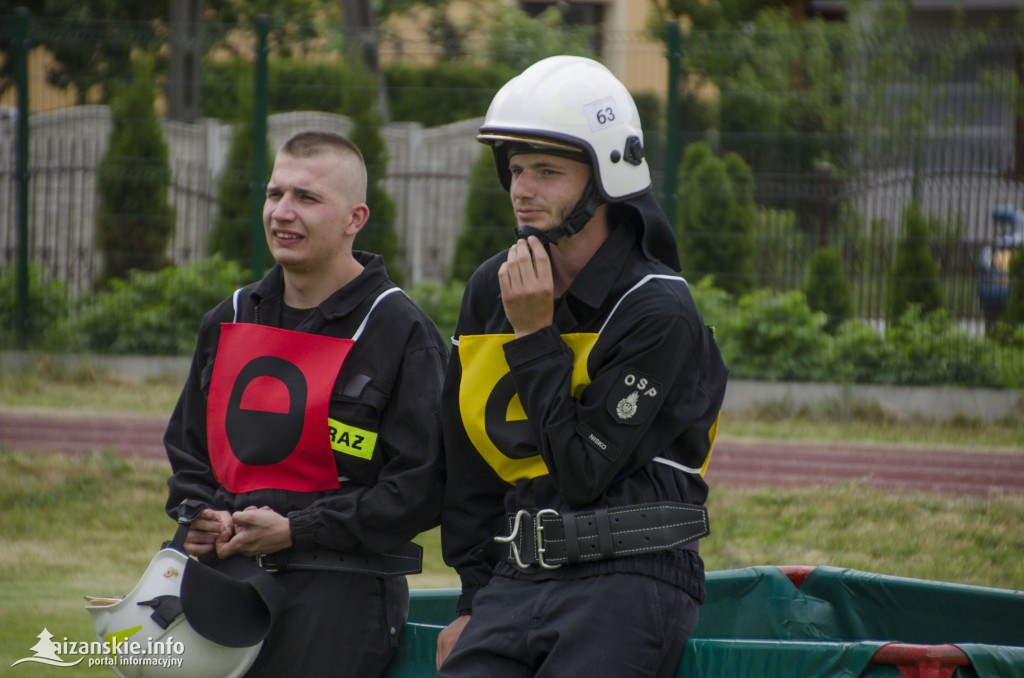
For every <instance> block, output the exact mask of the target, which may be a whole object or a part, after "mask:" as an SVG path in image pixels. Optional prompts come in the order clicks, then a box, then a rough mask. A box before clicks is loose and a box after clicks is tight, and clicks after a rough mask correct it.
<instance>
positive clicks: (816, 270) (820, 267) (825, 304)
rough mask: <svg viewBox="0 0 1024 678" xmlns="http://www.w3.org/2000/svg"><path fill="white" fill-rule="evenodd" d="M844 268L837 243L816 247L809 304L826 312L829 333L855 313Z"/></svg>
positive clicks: (808, 289)
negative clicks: (831, 245)
mask: <svg viewBox="0 0 1024 678" xmlns="http://www.w3.org/2000/svg"><path fill="white" fill-rule="evenodd" d="M843 269H844V267H843V258H842V256H841V255H840V254H839V251H838V250H836V249H835V248H834V247H823V248H821V249H819V250H817V251H816V252H815V253H814V254H812V255H811V261H810V264H809V265H808V271H807V284H806V286H805V288H804V291H805V294H806V295H807V305H808V306H810V307H811V309H813V310H815V311H821V312H823V313H824V314H825V315H826V317H827V318H828V321H827V322H826V323H825V331H827V332H829V333H830V334H835V333H836V331H837V330H838V329H839V326H840V325H841V324H842V323H843V322H844V321H846V320H850V319H851V318H852V317H853V293H852V290H851V288H850V281H849V280H847V278H846V273H845V271H844V270H843Z"/></svg>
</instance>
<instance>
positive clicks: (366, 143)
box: [350, 107, 405, 286]
mask: <svg viewBox="0 0 1024 678" xmlns="http://www.w3.org/2000/svg"><path fill="white" fill-rule="evenodd" d="M352 122H353V127H352V132H351V134H350V138H351V140H352V142H353V143H354V144H355V145H356V146H358V147H359V150H361V151H362V152H363V159H364V160H365V161H366V171H367V174H368V175H369V181H368V183H367V186H366V203H367V204H368V205H369V206H370V219H369V220H368V221H367V222H366V225H365V226H363V230H361V231H360V232H359V235H357V236H356V244H355V246H356V248H357V249H360V250H364V251H366V252H373V253H375V254H379V255H381V256H382V257H384V261H385V263H386V264H387V268H388V276H389V277H390V278H391V280H393V281H394V282H395V284H396V285H399V286H401V285H402V284H404V282H405V269H404V267H403V266H402V261H401V259H400V258H399V242H398V233H397V231H396V230H395V215H396V211H397V210H396V207H395V201H394V200H392V199H391V196H390V195H388V192H387V189H385V188H384V177H386V176H387V169H388V149H387V146H386V145H385V144H384V138H383V137H382V136H381V134H380V124H379V122H378V120H377V116H376V114H375V113H374V112H373V111H372V110H370V109H369V108H366V107H364V108H363V109H361V110H359V111H357V112H355V113H353V114H352Z"/></svg>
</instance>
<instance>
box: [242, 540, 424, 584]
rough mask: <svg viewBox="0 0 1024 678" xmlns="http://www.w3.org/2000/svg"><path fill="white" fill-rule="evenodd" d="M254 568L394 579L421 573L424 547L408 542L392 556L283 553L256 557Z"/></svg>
mask: <svg viewBox="0 0 1024 678" xmlns="http://www.w3.org/2000/svg"><path fill="white" fill-rule="evenodd" d="M256 564H257V565H259V566H260V567H262V568H263V569H264V570H267V571H268V572H286V571H288V570H319V571H322V572H352V573H355V574H367V575H372V576H374V577H394V576H397V575H402V574H419V573H420V572H422V571H423V547H421V546H419V545H418V544H414V543H412V542H409V543H408V544H405V545H404V546H402V547H401V548H400V549H398V550H397V551H394V552H392V553H377V554H372V555H355V554H352V553H342V552H341V551H326V550H319V549H318V550H316V551H293V550H290V549H289V550H285V551H278V552H277V553H271V554H269V555H266V556H257V557H256Z"/></svg>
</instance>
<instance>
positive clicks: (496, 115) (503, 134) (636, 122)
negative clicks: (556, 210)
mask: <svg viewBox="0 0 1024 678" xmlns="http://www.w3.org/2000/svg"><path fill="white" fill-rule="evenodd" d="M477 139H478V140H479V141H481V142H483V143H486V144H490V145H491V146H492V147H493V148H494V156H495V160H496V161H497V165H498V175H499V177H500V178H501V182H502V185H503V186H504V187H505V189H506V190H508V188H509V185H510V175H509V170H508V156H507V152H508V149H509V148H515V147H516V146H518V145H519V144H526V145H527V146H529V147H532V148H534V149H536V152H538V153H552V154H555V155H562V154H564V155H566V156H567V157H572V153H573V152H574V151H575V152H577V153H578V151H579V150H580V149H582V151H583V152H584V153H585V154H586V155H587V156H588V158H583V161H584V162H586V161H587V160H588V159H589V162H590V164H591V166H592V167H593V171H594V180H595V183H596V185H597V188H598V191H599V193H600V195H601V197H602V198H603V199H604V200H605V201H607V202H621V201H624V200H627V199H629V198H632V197H636V196H638V195H640V194H642V193H645V192H647V191H649V190H650V187H651V174H650V168H649V167H648V165H647V161H646V160H645V159H644V147H643V129H642V128H641V123H640V115H639V113H638V111H637V108H636V103H635V102H634V101H633V97H632V96H631V95H630V94H629V91H628V90H627V89H626V87H625V86H624V85H623V84H622V83H621V82H619V80H618V79H617V78H616V77H615V76H614V75H613V74H612V72H611V71H609V70H608V69H607V68H606V67H605V66H603V65H602V64H600V63H598V62H597V61H594V60H592V59H587V58H584V57H575V56H555V57H550V58H547V59H543V60H541V61H538V62H537V63H535V64H533V65H532V66H530V67H529V68H527V69H526V70H525V71H523V72H522V73H521V74H519V75H518V76H516V77H515V78H513V79H512V80H510V81H508V82H507V83H506V84H505V86H504V87H502V88H501V89H500V90H499V91H498V93H497V94H496V95H495V97H494V99H493V100H492V101H491V105H490V107H489V108H488V110H487V115H486V117H485V118H484V124H483V125H482V126H481V127H480V133H479V135H478V136H477Z"/></svg>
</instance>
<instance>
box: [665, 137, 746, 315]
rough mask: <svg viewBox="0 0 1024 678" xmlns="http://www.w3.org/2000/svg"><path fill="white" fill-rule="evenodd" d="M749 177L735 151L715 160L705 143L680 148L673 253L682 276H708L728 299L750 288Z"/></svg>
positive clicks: (696, 277) (691, 277) (695, 277)
mask: <svg viewBox="0 0 1024 678" xmlns="http://www.w3.org/2000/svg"><path fill="white" fill-rule="evenodd" d="M753 187H754V179H753V175H752V174H751V172H750V168H749V167H748V166H747V164H746V163H745V162H743V159H742V158H740V157H739V156H738V155H736V154H735V153H729V154H726V156H725V157H724V158H717V157H715V156H714V155H713V154H712V152H711V147H710V146H709V145H708V144H707V142H703V141H701V142H697V143H692V144H690V145H688V146H687V147H686V152H685V153H684V156H683V161H682V164H681V166H680V178H679V196H680V199H679V212H678V215H679V219H678V223H679V229H680V239H679V240H680V242H679V255H680V261H681V262H682V265H683V275H684V276H686V278H687V279H689V280H694V281H696V280H699V279H700V278H702V277H704V276H705V275H713V276H714V277H715V281H716V282H717V284H718V285H719V286H720V287H721V288H722V289H724V290H726V291H727V292H729V293H730V294H733V295H737V296H738V295H741V294H743V293H744V292H749V291H750V290H752V289H753V288H754V286H755V284H756V276H755V274H754V240H753V231H754V217H755V206H754V190H753Z"/></svg>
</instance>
